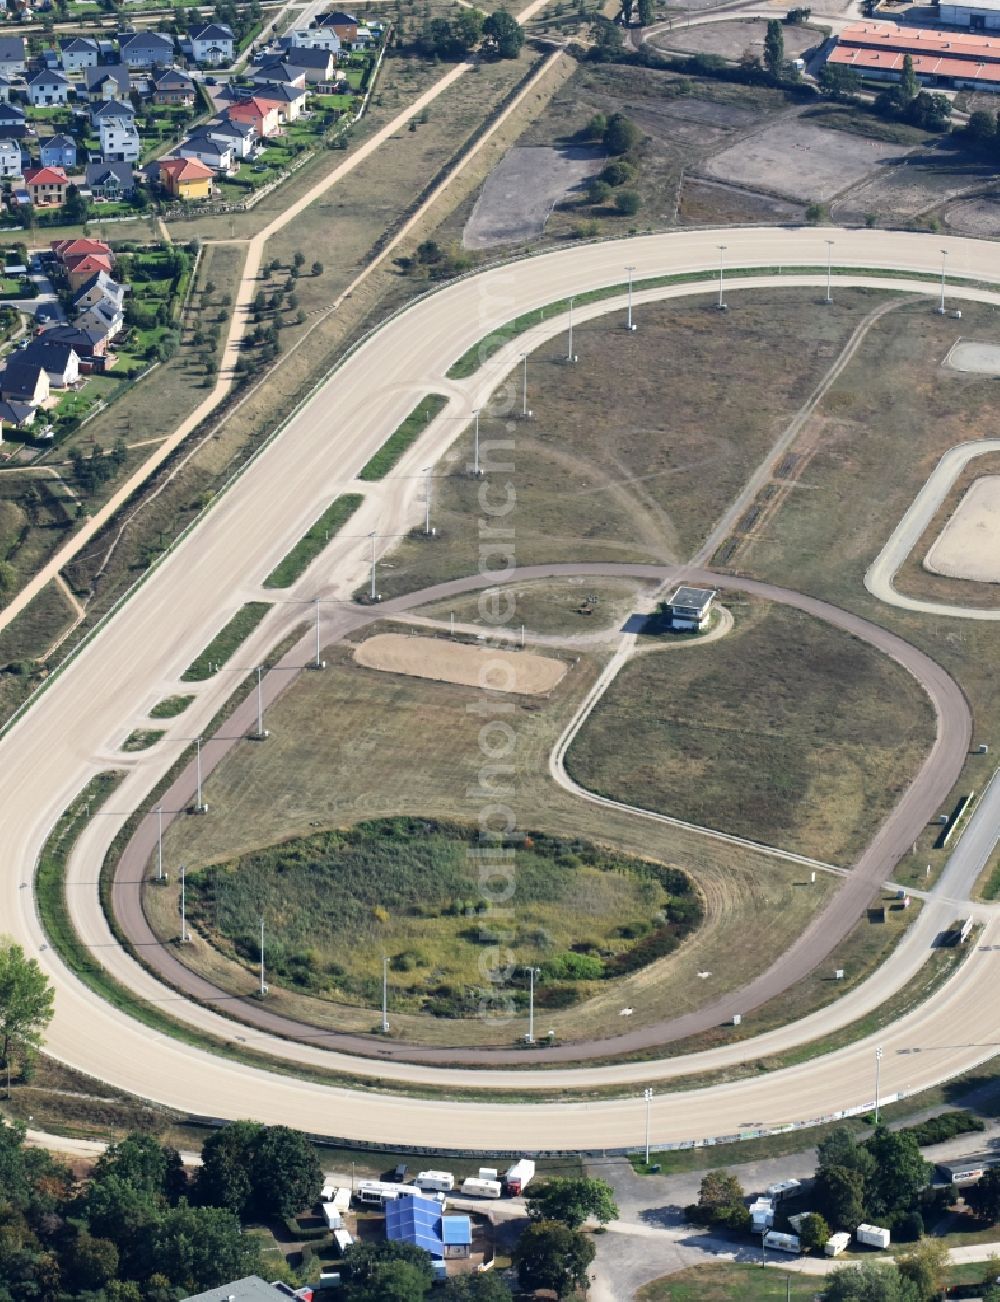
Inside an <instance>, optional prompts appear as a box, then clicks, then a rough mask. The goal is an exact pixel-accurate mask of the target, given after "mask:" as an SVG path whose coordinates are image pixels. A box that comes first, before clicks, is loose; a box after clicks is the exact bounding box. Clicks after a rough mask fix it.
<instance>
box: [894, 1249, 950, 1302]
mask: <svg viewBox="0 0 1000 1302" xmlns="http://www.w3.org/2000/svg"><path fill="white" fill-rule="evenodd" d="M896 1265H897V1267H898V1269H899V1274H900V1278H901V1279H902V1280H904V1281H907V1282H908V1283H909V1284H910V1287H911V1291H913V1292H915V1294H916V1297H917V1298H918V1299H919V1302H934V1299H935V1298H938V1297H940V1296H941V1295H942V1293H943V1292H944V1287H945V1284H946V1283H947V1282H948V1281H947V1276H948V1248H947V1245H946V1244H945V1243H944V1242H943V1241H942V1240H941V1239H921V1240H920V1241H919V1243H918V1244H917V1245H916V1247H915V1248H913V1249H912V1250H911V1251H910V1252H908V1253H906V1254H905V1255H904V1256H902V1257H900V1258H899V1259H898V1261H897V1262H896Z"/></svg>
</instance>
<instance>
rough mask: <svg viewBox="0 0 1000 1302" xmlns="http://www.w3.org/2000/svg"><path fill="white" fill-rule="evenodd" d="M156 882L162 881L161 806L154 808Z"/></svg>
mask: <svg viewBox="0 0 1000 1302" xmlns="http://www.w3.org/2000/svg"><path fill="white" fill-rule="evenodd" d="M156 880H157V881H158V882H162V881H163V806H162V805H157V807H156Z"/></svg>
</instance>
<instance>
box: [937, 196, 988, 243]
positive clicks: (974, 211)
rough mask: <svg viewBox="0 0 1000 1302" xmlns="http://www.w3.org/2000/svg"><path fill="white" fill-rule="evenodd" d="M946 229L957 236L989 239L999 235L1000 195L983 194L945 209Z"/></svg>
mask: <svg viewBox="0 0 1000 1302" xmlns="http://www.w3.org/2000/svg"><path fill="white" fill-rule="evenodd" d="M944 219H945V221H946V222H947V225H948V229H949V230H951V231H954V232H955V233H956V234H957V235H975V236H979V237H980V238H986V239H989V238H991V237H993V236H995V235H1000V195H996V194H984V195H978V196H977V197H976V198H975V199H962V200H960V201H959V202H958V203H953V204H951V205H949V207H948V208H946V209H945V212H944Z"/></svg>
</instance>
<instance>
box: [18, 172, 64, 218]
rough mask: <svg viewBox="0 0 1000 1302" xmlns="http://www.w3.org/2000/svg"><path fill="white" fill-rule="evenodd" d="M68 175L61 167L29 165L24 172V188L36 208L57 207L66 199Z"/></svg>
mask: <svg viewBox="0 0 1000 1302" xmlns="http://www.w3.org/2000/svg"><path fill="white" fill-rule="evenodd" d="M68 185H69V177H68V176H67V175H66V173H65V172H64V171H63V170H62V168H61V167H29V168H27V169H26V171H25V173H24V188H25V189H26V190H27V192H28V198H29V199H30V200H31V202H32V203H33V204H34V206H35V207H36V208H51V207H58V206H59V205H60V204H61V203H63V202H65V199H66V187H67V186H68Z"/></svg>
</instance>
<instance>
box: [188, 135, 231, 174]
mask: <svg viewBox="0 0 1000 1302" xmlns="http://www.w3.org/2000/svg"><path fill="white" fill-rule="evenodd" d="M177 153H178V155H179V156H180V157H181V158H197V159H198V160H199V162H202V163H204V164H205V166H206V167H210V168H211V169H212V171H213V172H231V171H232V170H233V167H234V166H235V163H236V155H235V152H234V150H233V146H232V144H230V143H229V141H226V140H218V139H216V137H215V136H212V135H209V134H208V133H207V132H204V131H199V132H197V133H196V134H195V135H192V136H188V138H187V140H185V141H183V142H182V143H181V144H179V145H178V146H177Z"/></svg>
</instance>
